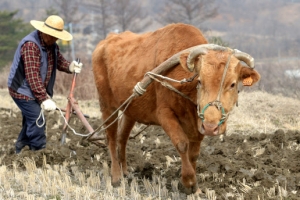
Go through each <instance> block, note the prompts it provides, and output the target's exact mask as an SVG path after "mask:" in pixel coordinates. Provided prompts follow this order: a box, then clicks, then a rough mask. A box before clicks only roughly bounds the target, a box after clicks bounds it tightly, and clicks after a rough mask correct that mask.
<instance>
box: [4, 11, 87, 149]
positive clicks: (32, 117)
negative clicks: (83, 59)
mask: <svg viewBox="0 0 300 200" xmlns="http://www.w3.org/2000/svg"><path fill="white" fill-rule="evenodd" d="M30 23H31V25H32V26H33V27H34V28H35V29H37V30H35V31H33V32H31V33H30V34H28V35H27V36H25V37H24V38H23V39H22V40H21V42H20V43H19V45H18V47H17V50H16V52H15V55H14V59H13V62H12V66H11V69H10V73H9V77H8V90H9V93H10V95H11V97H12V99H13V100H14V102H15V103H16V104H17V106H18V107H19V108H20V110H21V112H22V116H23V121H22V130H21V132H20V134H19V137H18V139H17V142H16V144H15V146H16V153H17V154H18V153H20V152H21V150H22V148H24V147H25V146H26V145H28V146H29V149H30V150H32V151H36V150H40V149H43V148H45V147H46V135H45V123H43V122H44V121H43V118H42V117H40V113H41V112H42V110H41V109H44V110H47V111H51V110H55V109H56V104H55V102H54V101H53V100H52V99H51V98H52V96H53V87H54V83H55V76H56V70H59V71H63V72H66V73H69V74H71V73H73V72H75V73H80V71H81V68H82V63H78V62H77V61H73V62H69V61H67V60H66V59H65V58H64V57H63V56H62V54H61V53H60V51H59V47H58V45H57V44H56V41H57V40H58V39H61V40H65V41H70V40H72V39H73V36H72V35H71V34H70V33H68V32H67V31H65V30H63V29H64V21H63V20H62V19H61V18H60V17H59V16H56V15H52V16H49V17H48V18H47V19H46V21H45V22H42V21H36V20H31V21H30Z"/></svg>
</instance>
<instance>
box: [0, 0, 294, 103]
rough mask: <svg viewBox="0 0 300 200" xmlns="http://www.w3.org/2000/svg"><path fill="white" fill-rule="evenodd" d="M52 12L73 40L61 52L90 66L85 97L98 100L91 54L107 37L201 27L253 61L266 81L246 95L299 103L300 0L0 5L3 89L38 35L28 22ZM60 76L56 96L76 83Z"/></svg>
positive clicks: (82, 81)
mask: <svg viewBox="0 0 300 200" xmlns="http://www.w3.org/2000/svg"><path fill="white" fill-rule="evenodd" d="M52 14H56V15H59V16H61V17H62V18H63V19H64V21H65V29H67V30H68V31H69V32H71V33H72V34H73V36H74V39H73V41H72V42H66V41H58V43H59V46H60V49H61V51H62V52H63V54H64V55H65V57H66V58H67V59H68V60H73V59H76V58H80V59H81V61H82V62H83V63H84V69H83V71H82V73H81V74H80V75H79V76H78V78H77V86H76V93H75V95H76V96H77V97H78V98H80V99H92V98H97V94H96V90H95V86H94V82H93V74H92V66H91V54H92V52H93V50H94V48H95V47H96V45H97V43H98V42H99V41H100V40H102V39H104V38H105V37H106V36H107V34H109V33H110V32H116V33H121V32H123V31H126V30H129V31H132V32H136V33H144V32H149V31H155V30H156V29H158V28H161V27H163V26H165V25H167V24H170V23H177V22H182V23H187V24H192V25H194V26H196V27H197V28H199V29H200V30H202V32H203V34H204V35H205V37H206V38H207V39H208V41H209V42H210V43H216V44H219V45H223V46H228V47H230V48H237V49H239V50H241V51H244V52H246V53H248V54H250V55H252V56H253V57H254V58H255V61H256V69H257V70H258V71H259V73H260V74H261V76H262V77H261V81H260V82H259V83H258V84H257V85H256V86H255V87H254V88H251V89H250V88H246V89H245V90H261V91H264V92H268V93H272V94H276V95H282V96H288V97H292V98H297V99H299V98H300V34H299V33H300V25H299V22H300V0H244V1H240V0H85V1H79V0H47V1H46V0H39V1H36V0H26V1H24V0H0V88H3V89H6V87H7V86H6V82H7V76H8V73H9V68H10V64H11V61H12V58H13V56H14V52H15V49H16V47H17V45H18V42H19V41H20V40H21V39H22V38H23V37H24V36H25V35H27V34H28V33H29V32H31V31H33V30H34V29H33V27H32V26H31V25H30V23H29V21H30V20H32V19H34V20H39V21H44V20H45V19H46V18H47V17H48V16H49V15H52ZM191 39H192V38H191ZM58 74H59V75H58V77H57V83H56V86H55V91H56V94H62V95H67V94H68V91H69V87H70V84H71V81H72V77H70V75H67V74H64V73H58Z"/></svg>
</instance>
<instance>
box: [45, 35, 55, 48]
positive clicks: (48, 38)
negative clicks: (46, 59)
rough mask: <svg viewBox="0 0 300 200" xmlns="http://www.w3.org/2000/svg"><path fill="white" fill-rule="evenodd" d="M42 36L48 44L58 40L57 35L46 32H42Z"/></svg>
mask: <svg viewBox="0 0 300 200" xmlns="http://www.w3.org/2000/svg"><path fill="white" fill-rule="evenodd" d="M42 38H43V40H44V42H45V43H46V45H48V46H50V45H53V44H54V43H55V42H56V41H57V38H56V37H53V36H51V35H47V34H46V33H42Z"/></svg>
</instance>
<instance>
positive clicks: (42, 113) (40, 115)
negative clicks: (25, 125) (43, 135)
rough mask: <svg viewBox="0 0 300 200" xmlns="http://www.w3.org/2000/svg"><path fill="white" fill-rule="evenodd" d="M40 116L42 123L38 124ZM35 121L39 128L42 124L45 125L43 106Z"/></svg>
mask: <svg viewBox="0 0 300 200" xmlns="http://www.w3.org/2000/svg"><path fill="white" fill-rule="evenodd" d="M41 117H42V119H43V122H42V124H41V125H40V124H39V119H40V118H41ZM35 123H36V125H37V126H38V127H39V128H41V127H43V126H44V125H45V116H44V109H43V108H41V112H40V114H39V116H38V118H37V119H36V121H35Z"/></svg>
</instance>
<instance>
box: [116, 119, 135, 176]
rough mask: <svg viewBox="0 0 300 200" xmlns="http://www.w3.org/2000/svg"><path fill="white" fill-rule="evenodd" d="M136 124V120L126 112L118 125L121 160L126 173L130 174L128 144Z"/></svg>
mask: <svg viewBox="0 0 300 200" xmlns="http://www.w3.org/2000/svg"><path fill="white" fill-rule="evenodd" d="M134 124H135V121H134V120H132V119H131V118H129V117H128V116H126V115H125V114H124V115H123V117H122V118H121V120H120V122H119V127H118V150H119V162H120V165H121V167H122V170H123V174H124V175H128V171H127V162H126V145H127V141H128V138H129V135H130V132H131V130H132V128H133V126H134Z"/></svg>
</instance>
